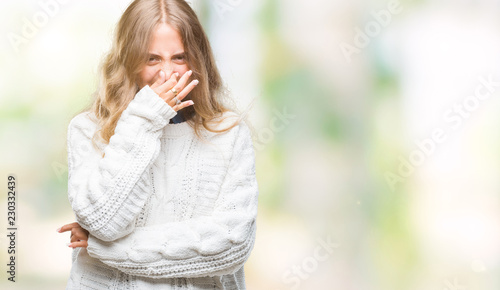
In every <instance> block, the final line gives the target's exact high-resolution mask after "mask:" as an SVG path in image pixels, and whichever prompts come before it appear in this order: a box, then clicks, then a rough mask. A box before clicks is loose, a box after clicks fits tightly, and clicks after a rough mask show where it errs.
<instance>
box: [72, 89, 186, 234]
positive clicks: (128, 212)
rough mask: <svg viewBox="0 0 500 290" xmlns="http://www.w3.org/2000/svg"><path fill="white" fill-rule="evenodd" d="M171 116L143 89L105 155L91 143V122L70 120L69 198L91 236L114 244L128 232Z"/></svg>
mask: <svg viewBox="0 0 500 290" xmlns="http://www.w3.org/2000/svg"><path fill="white" fill-rule="evenodd" d="M176 114H177V113H176V111H175V110H173V109H172V108H171V107H170V106H169V105H168V104H167V103H166V102H165V101H164V100H162V99H161V98H160V97H159V96H158V95H157V94H156V93H155V92H154V91H153V90H152V89H151V88H150V87H149V86H145V87H144V88H143V89H141V90H140V91H139V92H138V93H137V94H136V95H135V97H134V99H133V100H132V101H131V102H130V103H129V105H128V106H127V108H126V109H125V110H124V111H123V112H122V114H121V116H120V118H119V120H118V122H117V125H116V128H115V132H114V135H113V136H111V138H110V140H109V144H107V145H106V146H105V147H104V153H105V154H104V157H102V155H101V154H100V153H99V152H97V150H95V149H94V147H93V145H92V141H91V139H92V136H93V135H94V132H95V130H96V126H97V125H96V124H95V122H93V121H92V120H91V119H89V118H88V116H86V115H87V114H86V113H81V114H79V115H77V116H76V117H74V118H73V119H72V120H71V122H70V123H69V125H68V144H67V146H68V199H69V201H70V204H71V207H72V209H73V211H74V213H75V217H76V220H77V222H78V223H79V224H80V225H81V226H82V227H83V228H85V229H86V230H88V231H89V233H90V234H92V235H93V236H96V237H98V238H99V239H101V240H103V241H113V240H116V239H118V238H120V237H123V236H125V235H127V234H129V233H130V232H132V231H133V229H134V225H135V221H136V219H137V217H138V215H139V213H140V211H141V209H142V207H143V206H144V204H145V202H146V200H147V198H148V197H149V195H150V194H151V190H150V186H149V183H150V181H149V178H148V174H149V170H150V167H151V164H152V162H154V160H155V159H156V157H157V156H158V154H159V151H160V146H161V143H160V140H159V138H160V137H161V134H162V132H163V131H162V128H163V127H164V126H166V124H168V121H169V120H170V119H171V118H172V117H173V116H175V115H176ZM100 145H102V144H100Z"/></svg>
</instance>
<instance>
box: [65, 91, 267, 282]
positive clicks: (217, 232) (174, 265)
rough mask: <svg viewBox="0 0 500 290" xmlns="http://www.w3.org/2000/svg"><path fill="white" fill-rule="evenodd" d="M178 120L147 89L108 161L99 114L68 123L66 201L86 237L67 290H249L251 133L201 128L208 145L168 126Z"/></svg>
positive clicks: (253, 195) (183, 128)
mask: <svg viewBox="0 0 500 290" xmlns="http://www.w3.org/2000/svg"><path fill="white" fill-rule="evenodd" d="M176 114H177V112H175V111H174V110H173V109H172V108H171V107H170V106H169V105H168V104H167V103H166V102H165V101H164V100H162V99H161V98H160V97H159V96H158V95H157V94H156V93H155V92H154V91H153V90H152V89H151V88H150V87H149V86H145V87H144V88H143V89H142V90H141V91H139V93H138V94H137V95H136V96H135V98H134V99H133V100H132V102H131V103H130V104H129V106H128V107H127V109H126V110H125V111H124V112H123V113H122V116H121V117H120V119H119V121H118V124H117V126H116V129H115V134H114V135H113V136H112V137H111V139H110V142H109V144H107V145H102V144H100V146H102V147H101V148H103V149H104V152H105V156H104V157H102V156H101V155H100V154H99V153H98V152H97V151H96V150H95V149H94V148H93V147H92V144H91V138H92V135H93V134H94V132H95V130H96V124H95V118H93V115H92V114H90V113H81V114H79V115H77V116H76V117H74V118H73V119H72V120H71V122H70V124H69V126H68V167H69V173H68V197H69V201H70V203H71V206H72V208H73V211H74V213H75V217H76V220H77V221H78V223H80V225H81V226H82V227H83V228H85V229H87V230H88V231H89V233H90V235H89V240H88V247H87V248H86V249H82V248H76V249H74V250H73V251H75V252H74V253H73V256H72V260H73V266H72V270H71V275H70V279H69V280H68V286H67V288H66V289H245V281H244V270H243V265H244V263H245V262H246V260H247V259H248V257H249V255H250V252H251V250H252V248H253V245H254V241H255V231H256V216H257V198H258V185H257V180H256V176H255V153H254V148H253V143H252V138H251V134H250V130H249V128H248V127H247V125H246V124H245V123H244V122H241V123H240V124H239V125H237V126H236V127H234V128H232V129H231V130H230V131H229V132H227V133H225V134H215V133H212V132H208V131H204V132H203V134H204V136H205V137H206V138H207V139H208V140H209V141H210V143H204V142H201V141H200V140H198V139H197V138H196V136H195V135H194V130H193V129H192V128H191V127H190V126H189V125H188V124H187V122H182V123H177V124H169V121H170V119H171V118H173V117H174V116H175V115H176ZM226 124H228V123H227V122H224V123H223V124H221V126H222V127H224V126H225V125H226Z"/></svg>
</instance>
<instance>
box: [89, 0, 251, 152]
mask: <svg viewBox="0 0 500 290" xmlns="http://www.w3.org/2000/svg"><path fill="white" fill-rule="evenodd" d="M161 23H166V24H169V25H171V26H172V27H174V28H175V29H176V30H177V31H178V32H179V34H180V35H181V38H182V42H183V45H184V49H185V53H186V57H187V63H188V66H189V68H190V69H191V70H192V71H193V75H192V77H193V78H196V79H198V80H199V84H198V86H196V87H195V88H194V89H193V90H192V91H191V92H190V93H189V95H188V96H187V97H186V98H184V100H188V99H190V100H193V102H194V103H195V105H192V106H188V107H185V108H184V109H182V110H180V111H179V113H182V116H183V117H184V119H185V120H186V122H188V124H189V125H190V126H191V127H192V128H194V132H195V135H196V136H197V137H198V138H200V139H201V140H202V141H204V140H203V139H204V138H203V136H202V134H200V132H201V130H202V126H203V127H204V128H205V129H206V130H208V131H210V132H214V133H224V132H227V131H229V130H230V129H232V128H233V127H235V126H236V125H238V124H239V123H240V121H242V120H245V121H246V122H247V124H249V122H248V121H247V119H246V115H247V112H245V113H243V114H241V113H240V112H238V109H237V108H236V106H234V101H233V100H232V99H231V98H229V97H228V95H227V90H226V89H225V87H224V85H223V82H222V79H221V76H220V74H219V70H218V69H217V66H216V63H215V59H214V56H213V53H212V49H211V47H210V43H209V41H208V38H207V36H206V34H205V32H204V30H203V27H202V26H201V24H200V22H199V20H198V17H197V16H196V14H195V12H194V11H193V9H192V8H191V7H190V6H189V5H188V4H187V3H186V2H185V0H135V1H133V2H132V3H131V4H130V5H129V7H128V8H127V9H126V10H125V12H124V13H123V15H122V17H121V19H120V21H119V22H118V25H117V27H116V31H115V37H114V40H113V44H112V48H111V50H110V51H109V52H108V53H107V54H106V55H105V57H104V59H103V61H102V63H101V65H100V79H99V86H98V88H97V90H96V92H95V93H94V101H93V103H92V104H91V105H90V106H89V107H88V108H86V109H84V111H90V112H93V113H94V114H95V116H96V118H97V120H98V124H97V127H98V130H97V131H96V132H95V134H94V136H93V138H92V143H93V144H94V147H96V148H97V149H99V148H98V146H97V145H96V141H97V139H99V141H100V142H101V143H105V144H109V140H110V138H111V136H113V135H114V131H115V128H116V125H117V122H118V120H119V118H120V116H121V114H122V112H123V111H124V110H125V109H126V108H127V106H128V104H129V103H130V102H131V101H132V99H133V98H134V96H135V95H136V93H137V92H138V91H139V90H140V89H141V88H139V86H138V85H137V83H138V76H139V72H140V71H141V69H142V68H143V66H144V65H145V64H146V62H147V60H148V49H149V44H150V41H151V36H152V32H153V31H154V29H155V28H156V27H157V25H159V24H161ZM184 100H183V101H184ZM228 102H231V103H232V105H231V106H230V104H229V103H228ZM228 111H230V112H234V113H236V116H238V118H237V119H236V121H235V122H234V123H233V124H232V125H230V126H229V127H227V128H223V129H220V130H216V129H214V128H212V127H211V125H213V124H215V125H218V124H220V123H221V122H223V121H224V120H225V118H220V117H222V115H223V114H224V113H225V112H228ZM249 125H250V124H249ZM103 156H104V155H103Z"/></svg>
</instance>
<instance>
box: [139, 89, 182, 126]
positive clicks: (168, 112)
mask: <svg viewBox="0 0 500 290" xmlns="http://www.w3.org/2000/svg"><path fill="white" fill-rule="evenodd" d="M134 99H135V100H136V101H138V102H139V103H141V104H144V105H146V106H147V107H148V108H149V109H150V110H152V112H153V113H156V115H158V116H160V117H161V118H163V119H164V120H165V121H166V124H168V122H169V120H170V119H172V118H173V117H174V116H175V115H177V112H176V111H175V110H174V109H173V108H172V107H170V105H169V104H167V102H165V100H163V99H162V98H160V96H158V94H157V93H156V92H155V91H153V89H152V88H151V87H150V86H149V85H146V86H144V87H143V88H142V89H141V90H140V91H139V92H138V93H137V95H136V96H135V98H134ZM161 123H163V122H161Z"/></svg>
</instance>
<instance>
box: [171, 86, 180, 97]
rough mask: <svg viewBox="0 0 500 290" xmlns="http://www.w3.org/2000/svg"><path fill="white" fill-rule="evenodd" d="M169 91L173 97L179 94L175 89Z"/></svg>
mask: <svg viewBox="0 0 500 290" xmlns="http://www.w3.org/2000/svg"><path fill="white" fill-rule="evenodd" d="M171 91H172V93H173V94H174V96H177V94H179V92H178V91H177V90H176V89H175V88H172V89H171Z"/></svg>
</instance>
